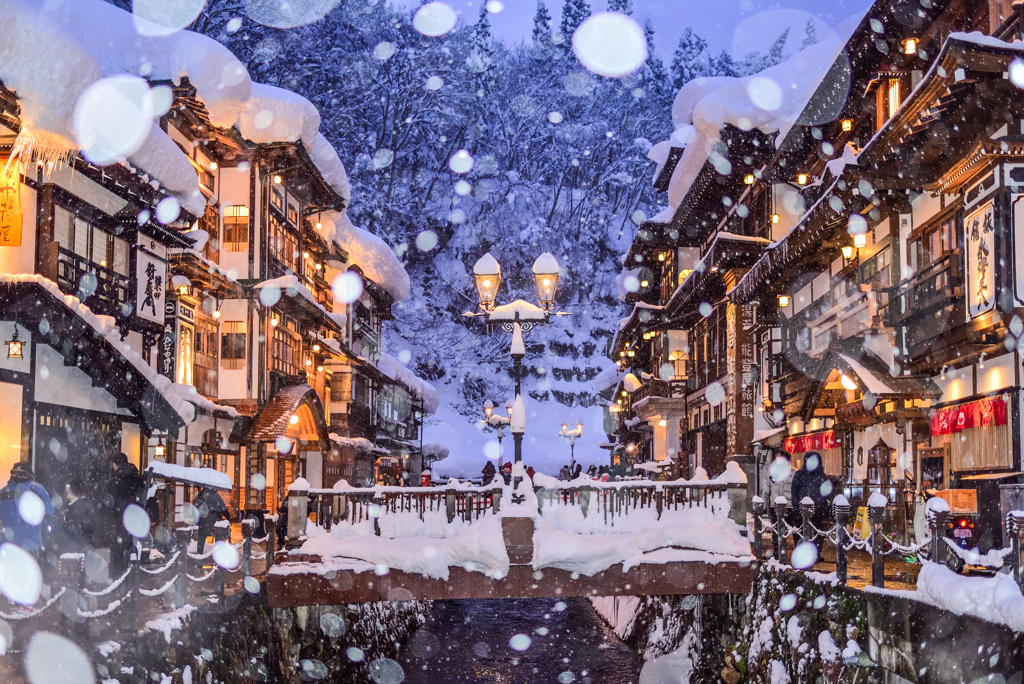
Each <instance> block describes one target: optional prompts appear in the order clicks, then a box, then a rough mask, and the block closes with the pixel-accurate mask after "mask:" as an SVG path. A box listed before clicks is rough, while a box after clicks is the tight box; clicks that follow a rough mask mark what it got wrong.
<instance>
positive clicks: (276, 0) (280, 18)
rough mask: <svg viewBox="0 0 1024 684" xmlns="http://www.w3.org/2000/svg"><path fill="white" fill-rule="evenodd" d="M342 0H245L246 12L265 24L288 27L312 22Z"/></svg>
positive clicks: (320, 17)
mask: <svg viewBox="0 0 1024 684" xmlns="http://www.w3.org/2000/svg"><path fill="white" fill-rule="evenodd" d="M339 1H340V0H290V1H289V2H282V1H281V0H245V13H246V14H248V15H249V18H250V19H252V20H253V21H258V22H259V23H261V24H263V25H264V26H273V27H274V28H279V29H286V28H295V27H296V26H304V25H305V24H312V23H313V22H314V21H317V20H319V19H323V17H324V16H325V15H326V14H327V13H328V12H330V11H331V10H332V9H334V6H335V5H337V4H338V2H339Z"/></svg>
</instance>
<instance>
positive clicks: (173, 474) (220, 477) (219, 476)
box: [146, 461, 231, 490]
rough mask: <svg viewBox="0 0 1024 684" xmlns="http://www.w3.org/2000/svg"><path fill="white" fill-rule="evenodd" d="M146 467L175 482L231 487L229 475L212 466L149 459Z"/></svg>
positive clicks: (214, 487)
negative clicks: (195, 465) (202, 466)
mask: <svg viewBox="0 0 1024 684" xmlns="http://www.w3.org/2000/svg"><path fill="white" fill-rule="evenodd" d="M146 469H147V470H151V471H153V474H154V475H158V476H160V477H164V478H167V479H168V480H174V481H176V482H187V483H189V484H196V485H200V486H202V487H211V488H213V489H223V490H230V489H231V476H230V475H228V474H227V473H222V472H220V471H219V470H214V469H213V468H192V467H189V466H181V465H177V464H174V463H164V462H163V461H150V462H149V466H148V467H147V468H146Z"/></svg>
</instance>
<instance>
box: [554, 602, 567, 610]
mask: <svg viewBox="0 0 1024 684" xmlns="http://www.w3.org/2000/svg"><path fill="white" fill-rule="evenodd" d="M567 607H568V606H566V605H565V601H559V602H558V603H556V604H555V610H557V611H558V612H559V613H561V612H562V611H563V610H565V609H566V608H567Z"/></svg>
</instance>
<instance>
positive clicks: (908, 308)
mask: <svg viewBox="0 0 1024 684" xmlns="http://www.w3.org/2000/svg"><path fill="white" fill-rule="evenodd" d="M960 262H961V250H954V251H952V252H950V253H949V254H947V255H946V256H944V257H942V258H941V259H939V260H938V261H936V262H934V263H933V264H931V265H930V266H928V267H927V268H925V269H924V270H922V271H921V272H919V273H916V274H915V275H914V276H913V277H912V278H909V279H907V280H905V281H903V282H901V283H900V284H899V285H897V286H896V287H894V288H891V289H890V290H889V301H888V302H887V303H886V305H885V306H884V307H882V309H881V312H882V317H883V319H884V320H885V321H886V323H887V324H888V325H893V326H895V325H901V324H906V323H908V322H910V321H912V320H913V319H916V318H919V317H921V316H923V315H926V314H931V313H932V312H934V311H935V310H936V309H938V308H941V307H944V306H949V305H950V304H954V303H956V301H957V300H960V299H962V298H963V294H964V274H963V269H962V268H961V265H960Z"/></svg>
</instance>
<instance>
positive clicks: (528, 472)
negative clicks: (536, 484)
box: [526, 466, 537, 482]
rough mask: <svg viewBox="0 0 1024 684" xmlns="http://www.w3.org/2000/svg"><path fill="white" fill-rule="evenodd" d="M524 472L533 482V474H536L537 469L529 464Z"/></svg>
mask: <svg viewBox="0 0 1024 684" xmlns="http://www.w3.org/2000/svg"><path fill="white" fill-rule="evenodd" d="M526 474H527V475H528V476H529V478H530V482H533V476H534V475H536V474H537V471H536V470H534V469H533V466H530V467H529V468H527V469H526Z"/></svg>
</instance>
